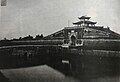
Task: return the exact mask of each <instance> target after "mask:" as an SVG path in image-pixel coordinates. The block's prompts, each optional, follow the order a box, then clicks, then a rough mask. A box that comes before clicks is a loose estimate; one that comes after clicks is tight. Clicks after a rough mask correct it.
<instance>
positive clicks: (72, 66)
mask: <svg viewBox="0 0 120 82" xmlns="http://www.w3.org/2000/svg"><path fill="white" fill-rule="evenodd" d="M80 53H81V54H78V53H77V54H76V53H75V54H70V55H69V56H70V58H71V59H70V58H63V59H62V60H59V61H56V62H54V61H51V62H49V63H48V65H49V66H51V67H52V68H54V69H56V70H58V71H60V72H62V73H64V74H65V75H66V76H71V77H74V78H76V79H78V80H79V81H81V82H90V81H93V80H94V79H99V78H108V77H109V78H112V77H119V76H120V58H119V55H120V53H119V51H102V50H97V51H96V50H95V51H94V50H82V51H80ZM64 55H65V54H64ZM66 55H68V54H66ZM53 60H55V59H53ZM57 60H58V59H57ZM62 61H67V62H64V63H63V62H62ZM68 62H69V63H68ZM115 80H116V79H115ZM115 80H114V81H115ZM117 80H119V79H117ZM114 81H113V82H114Z"/></svg>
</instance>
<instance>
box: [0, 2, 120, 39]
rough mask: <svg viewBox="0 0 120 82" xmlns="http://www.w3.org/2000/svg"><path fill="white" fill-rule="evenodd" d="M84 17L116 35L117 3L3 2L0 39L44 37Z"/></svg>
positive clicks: (119, 27) (119, 15)
mask: <svg viewBox="0 0 120 82" xmlns="http://www.w3.org/2000/svg"><path fill="white" fill-rule="evenodd" d="M84 15H87V16H90V17H91V20H92V21H96V22H97V25H102V26H105V27H107V26H109V27H110V29H111V30H113V31H115V32H117V33H120V23H119V19H120V0H7V6H0V39H3V38H5V37H6V38H8V39H11V38H19V37H24V36H27V35H32V36H34V37H35V35H37V34H43V35H44V36H46V35H49V34H51V33H54V32H56V31H58V30H60V29H63V28H64V27H66V26H73V25H72V23H73V22H76V21H79V20H78V17H79V16H84ZM68 21H69V23H68Z"/></svg>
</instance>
